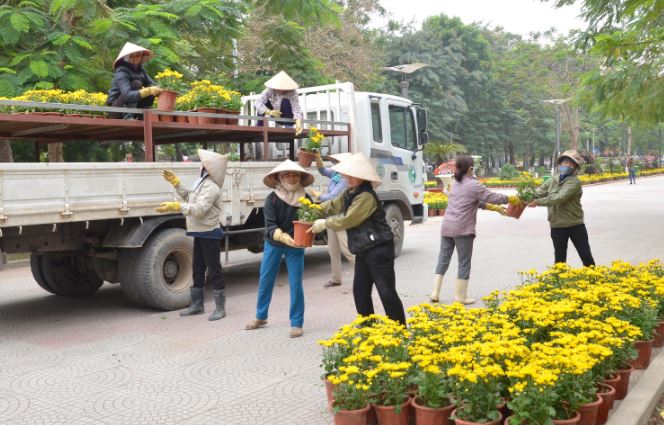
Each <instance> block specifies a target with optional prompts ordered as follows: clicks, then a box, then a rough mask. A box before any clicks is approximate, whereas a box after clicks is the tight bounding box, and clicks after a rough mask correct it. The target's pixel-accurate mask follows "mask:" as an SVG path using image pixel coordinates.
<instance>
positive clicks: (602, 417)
mask: <svg viewBox="0 0 664 425" xmlns="http://www.w3.org/2000/svg"><path fill="white" fill-rule="evenodd" d="M597 395H598V396H600V397H601V398H602V403H601V404H600V405H599V409H597V421H596V422H595V423H596V424H597V425H604V424H605V423H606V421H607V420H608V419H609V410H611V409H613V401H614V400H615V399H616V389H615V388H613V387H612V386H610V385H606V384H599V388H598V390H597Z"/></svg>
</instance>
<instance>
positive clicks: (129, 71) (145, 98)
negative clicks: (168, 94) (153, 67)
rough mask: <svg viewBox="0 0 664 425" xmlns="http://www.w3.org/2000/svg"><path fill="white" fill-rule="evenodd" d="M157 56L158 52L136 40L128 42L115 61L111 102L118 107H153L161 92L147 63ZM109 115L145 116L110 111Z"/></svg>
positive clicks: (140, 117)
mask: <svg viewBox="0 0 664 425" xmlns="http://www.w3.org/2000/svg"><path fill="white" fill-rule="evenodd" d="M153 57H154V53H153V52H152V51H151V50H148V49H146V48H144V47H141V46H138V45H136V44H133V43H125V45H124V47H123V48H122V50H121V51H120V54H118V57H117V58H116V59H115V62H113V71H114V75H113V82H112V83H111V89H110V90H109V91H108V98H107V99H106V105H107V106H115V107H118V108H150V107H151V106H152V104H153V103H154V99H155V97H157V96H159V95H160V94H161V89H160V88H159V87H157V85H156V84H155V82H154V81H152V78H150V76H149V75H148V73H147V71H146V70H145V68H143V64H144V63H146V62H147V61H149V60H150V59H152V58H153ZM108 115H109V118H125V119H132V118H137V119H142V116H141V115H137V116H134V115H133V114H124V115H123V114H122V113H119V112H110V113H109V114H108Z"/></svg>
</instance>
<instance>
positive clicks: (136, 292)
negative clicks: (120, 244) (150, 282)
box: [118, 249, 146, 307]
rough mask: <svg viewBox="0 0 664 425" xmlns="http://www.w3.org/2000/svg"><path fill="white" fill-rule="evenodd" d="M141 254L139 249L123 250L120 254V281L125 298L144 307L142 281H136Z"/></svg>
mask: <svg viewBox="0 0 664 425" xmlns="http://www.w3.org/2000/svg"><path fill="white" fill-rule="evenodd" d="M138 254H140V250H138V249H122V250H120V253H119V254H118V279H119V280H120V287H121V288H122V292H123V293H124V294H125V297H127V299H128V300H129V301H131V302H132V303H133V304H136V305H137V306H140V307H144V306H145V305H146V304H145V301H143V297H141V290H140V285H141V284H142V283H141V282H140V281H137V280H135V275H136V272H135V270H134V268H135V267H136V258H137V257H138Z"/></svg>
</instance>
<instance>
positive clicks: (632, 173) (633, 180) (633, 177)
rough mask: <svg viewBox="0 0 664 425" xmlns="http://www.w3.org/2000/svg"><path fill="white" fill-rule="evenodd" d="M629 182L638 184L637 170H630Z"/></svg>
mask: <svg viewBox="0 0 664 425" xmlns="http://www.w3.org/2000/svg"><path fill="white" fill-rule="evenodd" d="M629 182H630V183H634V184H636V168H634V167H632V168H630V169H629Z"/></svg>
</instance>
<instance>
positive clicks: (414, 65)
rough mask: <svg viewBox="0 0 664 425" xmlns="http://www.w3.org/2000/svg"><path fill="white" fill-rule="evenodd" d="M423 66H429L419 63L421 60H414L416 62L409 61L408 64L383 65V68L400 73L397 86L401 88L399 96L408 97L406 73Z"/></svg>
mask: <svg viewBox="0 0 664 425" xmlns="http://www.w3.org/2000/svg"><path fill="white" fill-rule="evenodd" d="M425 66H429V65H427V64H426V63H421V62H416V63H409V64H404V65H395V66H385V67H383V69H384V70H386V71H394V72H398V73H400V74H401V81H400V82H399V88H400V89H401V90H400V92H401V97H405V98H407V97H408V86H409V83H408V80H407V78H406V77H407V75H408V74H412V73H413V72H415V71H417V70H418V69H421V68H424V67H425Z"/></svg>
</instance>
